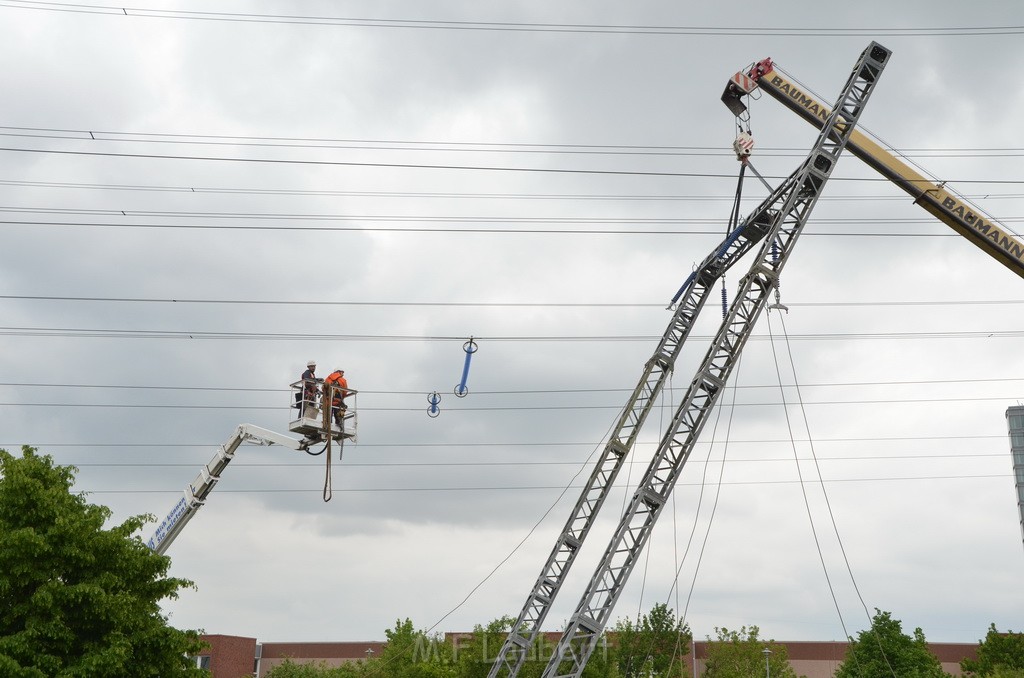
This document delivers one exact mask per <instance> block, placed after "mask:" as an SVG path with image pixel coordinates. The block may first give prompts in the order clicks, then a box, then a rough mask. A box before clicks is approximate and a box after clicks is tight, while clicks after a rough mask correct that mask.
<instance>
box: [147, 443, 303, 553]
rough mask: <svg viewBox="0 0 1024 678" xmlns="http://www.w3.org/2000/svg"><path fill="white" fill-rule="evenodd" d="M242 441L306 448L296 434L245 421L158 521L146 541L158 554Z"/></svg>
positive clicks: (195, 508)
mask: <svg viewBox="0 0 1024 678" xmlns="http://www.w3.org/2000/svg"><path fill="white" fill-rule="evenodd" d="M242 443H253V444H256V445H281V446H282V447H287V448H288V449H290V450H301V449H303V448H302V443H301V441H298V440H295V439H294V438H289V437H288V436H285V435H281V434H280V433H274V432H273V431H268V430H267V429H264V428H260V427H258V426H253V425H252V424H242V425H241V426H239V427H238V428H237V429H235V432H234V433H233V434H232V435H231V437H230V438H228V439H227V441H226V442H225V443H224V444H223V445H221V446H220V448H218V450H217V453H216V454H214V455H213V459H211V460H210V462H209V463H208V464H207V465H206V466H204V467H203V468H201V469H200V470H199V475H197V476H196V478H195V480H193V481H192V482H191V483H189V484H188V485H186V486H185V494H184V495H183V496H182V497H181V499H179V500H178V503H177V504H175V505H174V508H172V509H171V511H170V513H168V514H167V517H166V518H164V519H163V520H162V521H161V522H160V524H159V525H157V527H156V530H154V532H153V536H152V537H150V538H149V541H148V542H146V544H147V545H148V546H149V548H151V549H153V550H154V551H155V552H156V553H157V554H158V555H163V554H164V552H166V551H167V549H168V548H170V546H171V544H172V543H173V542H174V539H175V538H176V537H177V536H178V535H179V534H180V533H181V531H182V530H183V529H185V525H187V524H188V521H190V520H192V517H193V516H194V515H195V514H196V513H197V512H198V511H199V509H201V508H202V507H203V504H205V503H206V498H207V497H208V496H209V495H210V492H212V491H213V488H214V486H216V484H217V481H218V480H220V475H221V473H223V472H224V469H225V468H227V465H228V464H230V463H231V460H232V459H234V458H235V450H237V449H238V446H239V445H241V444H242Z"/></svg>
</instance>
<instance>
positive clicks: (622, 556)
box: [544, 43, 889, 678]
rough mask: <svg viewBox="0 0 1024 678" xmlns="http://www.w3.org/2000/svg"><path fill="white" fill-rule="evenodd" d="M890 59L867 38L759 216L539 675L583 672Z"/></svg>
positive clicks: (546, 677) (550, 676)
mask: <svg viewBox="0 0 1024 678" xmlns="http://www.w3.org/2000/svg"><path fill="white" fill-rule="evenodd" d="M888 57H889V51H888V50H887V49H885V48H884V47H882V46H881V45H878V44H877V43H872V44H871V45H870V46H869V47H868V48H867V49H866V50H865V51H864V52H863V53H862V54H861V57H860V59H859V60H858V62H857V65H856V66H855V67H854V70H853V73H852V74H851V76H850V78H849V80H848V81H847V83H846V86H845V87H844V88H843V91H842V94H841V95H840V97H839V101H838V102H837V104H836V106H834V107H833V111H832V114H831V115H830V116H829V118H828V120H827V121H826V122H825V125H824V127H823V128H822V132H821V134H820V135H819V137H818V139H817V141H816V143H815V145H814V147H813V148H812V150H811V152H810V154H809V155H808V157H807V159H806V160H805V161H804V163H803V164H802V165H801V167H800V169H799V170H798V171H797V172H796V173H794V175H793V177H791V179H790V180H788V181H787V182H786V185H785V186H783V187H781V188H780V189H779V190H778V191H776V194H775V195H776V202H775V203H773V204H771V205H768V206H766V207H765V209H764V211H763V214H769V215H772V219H771V222H770V223H771V231H770V233H769V237H768V239H767V240H766V241H765V242H764V244H763V245H762V247H761V250H760V252H759V255H758V258H757V260H756V261H755V262H754V264H753V265H752V266H751V268H750V271H749V272H748V273H747V275H746V276H744V277H743V279H742V280H741V283H740V292H739V294H738V295H737V297H736V299H735V300H734V302H733V304H732V306H731V307H730V309H729V311H728V313H727V316H726V318H725V319H724V320H723V321H722V324H721V327H720V328H719V331H718V333H717V334H716V336H715V338H714V340H713V342H712V345H711V347H710V348H709V350H708V353H707V355H706V356H705V359H704V361H703V363H702V364H701V367H700V368H698V371H697V374H696V376H695V377H694V379H693V381H692V382H691V384H690V387H689V389H688V390H687V394H686V396H685V397H684V398H683V401H682V402H681V403H680V405H679V408H678V409H677V411H676V414H675V416H674V417H673V419H672V421H671V423H670V424H669V428H668V429H667V430H666V432H665V435H664V437H663V438H662V441H661V443H660V444H659V446H658V451H657V452H656V453H655V456H654V458H653V459H652V461H651V464H650V466H649V467H648V470H647V472H646V473H645V475H644V478H643V479H642V480H641V482H640V484H639V486H638V488H637V490H636V492H635V493H634V494H633V497H632V500H631V501H630V504H629V507H628V508H627V509H626V511H625V512H624V514H623V516H622V520H621V521H620V523H619V527H618V529H617V530H616V532H615V535H614V536H613V537H612V540H611V542H610V543H609V545H608V547H607V549H606V551H605V554H604V557H603V558H602V560H601V562H600V564H599V565H598V567H597V570H596V571H595V573H594V575H593V577H592V579H591V581H590V584H589V585H588V587H587V590H586V591H585V593H584V594H583V597H582V599H581V600H580V603H579V605H578V607H577V608H576V612H575V613H574V614H573V615H572V617H570V621H569V625H568V627H567V628H566V629H565V631H564V632H563V634H562V637H561V639H560V640H559V642H558V644H557V646H556V647H555V651H554V654H553V655H552V657H551V659H550V661H549V662H548V665H547V667H546V668H545V670H544V678H556V677H557V678H562V677H565V678H570V677H572V678H578V676H579V675H580V674H581V673H582V672H583V669H584V667H585V666H586V662H587V660H588V659H589V657H590V655H591V653H592V652H593V650H594V648H595V646H596V644H597V641H598V639H599V638H600V635H601V634H602V632H603V630H604V628H605V627H606V625H607V623H608V619H609V617H610V615H611V611H612V608H613V607H614V604H615V602H616V600H617V599H618V596H619V595H620V594H621V592H622V589H623V587H624V586H625V583H626V581H627V579H628V578H629V575H630V573H631V572H632V569H633V566H634V565H635V563H636V561H637V558H638V556H639V554H640V553H641V551H642V550H643V548H644V546H645V545H646V542H647V540H648V538H649V536H650V533H651V530H652V529H653V526H654V524H655V522H656V521H657V519H658V516H659V515H660V513H661V509H662V508H663V507H664V505H665V499H667V497H668V496H669V494H670V493H671V491H672V489H673V487H674V486H675V483H676V480H677V479H678V477H679V474H680V472H681V470H682V468H683V466H684V465H685V463H686V460H687V459H688V457H689V455H690V453H691V451H692V450H693V447H694V445H695V443H696V440H697V437H698V436H699V434H700V432H701V429H702V428H703V426H704V424H705V422H706V419H707V417H708V415H709V414H710V412H711V410H712V408H713V406H714V404H715V402H716V401H717V399H718V397H719V396H720V395H721V393H722V390H723V388H724V386H725V384H726V383H727V381H728V377H729V375H730V373H731V371H732V369H733V367H734V365H735V363H736V361H737V359H738V358H739V355H740V352H741V351H742V349H743V346H744V344H745V343H746V341H747V339H748V338H749V336H750V332H751V330H752V328H753V326H754V324H755V322H756V320H757V318H758V317H759V315H760V313H761V311H763V309H764V307H765V306H766V305H767V299H768V297H769V294H770V292H771V291H772V290H773V289H774V285H775V283H776V281H777V280H778V276H779V273H780V272H781V271H782V268H783V266H784V265H785V263H786V261H787V259H788V257H789V255H790V254H791V252H792V250H793V246H794V244H795V243H796V240H797V238H798V237H799V235H800V233H801V231H802V230H803V227H804V225H805V224H806V222H807V219H808V217H809V216H810V213H811V210H812V209H813V207H814V204H815V203H816V201H817V198H818V196H819V194H820V192H821V189H822V187H823V186H824V184H825V182H826V181H827V180H828V178H829V176H830V174H831V172H832V170H833V168H834V167H835V162H836V160H837V159H838V157H839V155H840V153H841V152H842V150H843V148H844V146H845V145H846V141H847V139H848V138H849V135H850V133H851V131H852V130H853V128H854V127H855V126H856V124H857V120H858V119H859V117H860V113H861V112H862V110H863V106H864V104H865V103H866V102H867V99H868V97H869V96H870V94H871V92H872V91H873V89H874V84H875V82H876V81H877V78H878V76H879V75H880V74H881V71H882V69H883V68H884V67H885V64H886V62H887V61H888ZM773 250H775V251H774V252H773Z"/></svg>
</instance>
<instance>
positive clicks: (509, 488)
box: [76, 471, 1013, 494]
mask: <svg viewBox="0 0 1024 678" xmlns="http://www.w3.org/2000/svg"><path fill="white" fill-rule="evenodd" d="M1012 477H1013V474H1012V473H1011V472H1009V471H1007V472H1006V473H989V474H974V475H967V474H955V475H935V476H892V477H884V478H829V479H826V480H823V481H822V482H824V483H830V484H831V483H889V482H912V481H914V482H920V481H930V480H992V479H1000V480H1006V479H1007V478H1012ZM722 484H723V485H734V486H751V485H753V486H757V485H797V484H799V481H798V480H765V479H763V478H762V479H758V480H727V481H723V482H722ZM697 485H698V483H697V482H692V483H684V482H679V483H677V484H676V486H677V487H695V486H697ZM566 489H569V490H579V489H583V486H582V485H579V486H575V485H573V486H569V487H565V486H562V485H473V486H462V487H460V486H433V487H370V486H364V487H346V488H343V489H335V490H334V492H335V493H338V492H346V493H353V494H354V493H368V494H374V493H383V492H394V493H404V492H452V493H456V492H513V491H514V492H527V491H538V490H542V491H555V490H557V491H559V492H561V491H563V490H566ZM76 491H81V492H85V493H87V494H181V488H175V489H168V490H105V489H91V488H87V487H86V488H77V487H76ZM312 492H316V493H318V494H319V493H320V490H319V489H308V488H302V489H288V488H253V489H231V488H220V487H219V488H217V494H225V493H230V494H294V493H312Z"/></svg>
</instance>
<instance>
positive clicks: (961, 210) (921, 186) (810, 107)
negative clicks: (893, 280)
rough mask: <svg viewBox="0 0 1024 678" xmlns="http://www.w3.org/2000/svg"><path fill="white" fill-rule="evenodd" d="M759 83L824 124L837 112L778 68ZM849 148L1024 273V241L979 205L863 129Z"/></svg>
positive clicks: (852, 138)
mask: <svg viewBox="0 0 1024 678" xmlns="http://www.w3.org/2000/svg"><path fill="white" fill-rule="evenodd" d="M758 83H759V85H760V87H761V88H762V89H764V90H765V91H767V92H768V93H769V94H771V95H772V96H773V97H774V98H776V99H778V100H779V101H780V102H782V103H783V104H785V105H786V106H787V107H789V108H790V109H791V110H793V111H794V112H796V113H797V114H799V115H800V117H802V118H804V119H805V120H807V121H808V122H811V123H813V124H814V125H815V126H817V127H819V128H820V127H821V126H822V125H823V124H824V121H825V120H826V119H827V118H828V115H829V113H831V109H830V108H829V107H828V106H826V105H824V104H822V103H820V102H818V101H817V100H815V99H814V98H813V97H812V96H810V95H808V94H806V93H805V92H804V91H803V90H801V89H800V88H799V87H797V86H796V85H794V84H793V83H792V82H790V81H789V80H787V79H786V78H785V77H784V76H782V75H780V74H779V72H778V71H776V70H771V71H769V72H767V73H765V74H764V75H762V76H760V78H758ZM847 148H848V149H849V151H850V152H851V153H853V154H854V155H855V156H857V157H859V158H860V159H861V160H863V161H864V162H866V163H867V164H868V165H870V166H871V167H872V168H874V169H875V170H876V171H877V172H878V173H880V174H881V175H882V176H884V177H885V178H887V179H889V180H890V181H892V182H893V183H894V184H896V185H897V186H899V187H900V188H901V189H903V190H904V191H906V192H907V193H909V194H910V195H911V196H913V198H914V202H916V203H918V204H920V205H921V206H922V207H924V208H925V209H926V210H928V211H929V212H931V213H932V214H933V215H934V216H936V217H938V218H939V219H940V220H941V221H943V222H945V223H946V225H947V226H949V227H951V228H953V229H954V230H955V231H957V232H958V233H960V234H961V235H963V236H965V237H966V238H968V239H969V240H971V241H972V242H974V243H975V244H977V245H978V246H979V247H981V248H982V249H983V250H984V251H985V252H986V253H988V254H989V256H991V257H993V258H994V259H996V260H997V261H999V262H1000V263H1002V264H1003V265H1004V266H1006V267H1007V268H1009V269H1011V270H1012V271H1014V272H1015V273H1016V274H1017V275H1019V276H1022V277H1024V242H1021V240H1020V239H1019V238H1018V237H1016V236H1014V235H1013V234H1012V233H1010V232H1009V231H1007V230H1006V229H1005V228H1004V227H1003V226H1002V225H1000V224H999V223H997V222H995V221H994V220H993V219H991V218H989V217H986V216H984V215H982V214H981V213H980V210H979V209H978V208H977V207H973V206H971V205H970V203H967V202H966V201H964V200H961V199H960V198H958V197H956V196H955V195H953V194H952V193H951V192H950V191H949V190H947V189H946V188H945V187H944V186H943V185H942V184H938V183H935V182H934V181H932V180H930V179H928V178H927V177H925V176H924V175H922V174H921V173H919V172H917V171H915V170H914V169H912V168H910V167H909V166H907V165H906V164H905V163H903V162H902V161H901V160H899V159H898V158H897V157H896V156H895V155H893V154H892V153H891V152H889V151H887V150H885V149H884V148H883V147H882V146H881V145H879V144H877V143H876V142H874V141H873V140H872V139H870V138H869V137H868V136H866V135H865V134H864V133H862V132H861V131H860V130H853V133H852V134H851V136H850V140H849V143H848V144H847Z"/></svg>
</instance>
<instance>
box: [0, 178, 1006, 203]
mask: <svg viewBox="0 0 1024 678" xmlns="http://www.w3.org/2000/svg"><path fill="white" fill-rule="evenodd" d="M0 186H19V187H37V188H71V189H81V190H105V191H140V192H159V193H164V192H166V193H215V194H227V195H302V196H352V197H374V198H387V199H393V198H416V199H421V198H444V199H471V200H583V201H585V200H599V201H609V200H621V201H669V202H679V201H700V202H704V201H722V202H732V201H733V200H735V196H734V195H724V194H723V195H707V194H701V195H682V194H671V195H670V194H656V195H655V194H597V193H588V194H579V193H468V192H437V191H434V192H430V191H419V192H416V191H328V190H304V189H281V188H279V189H272V188H244V187H242V188H240V187H234V188H232V187H227V186H221V187H217V186H172V185H156V184H99V183H81V182H66V181H23V180H11V179H0ZM964 197H965V198H968V199H973V200H987V199H993V200H994V199H1004V198H1005V199H1017V198H1024V193H985V194H976V195H965V196H964ZM818 200H819V202H820V201H833V202H840V201H857V202H861V201H871V202H877V201H899V202H905V201H906V198H905V197H904V196H899V195H850V196H841V195H840V196H837V195H823V196H822V197H821V198H819V199H818Z"/></svg>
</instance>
